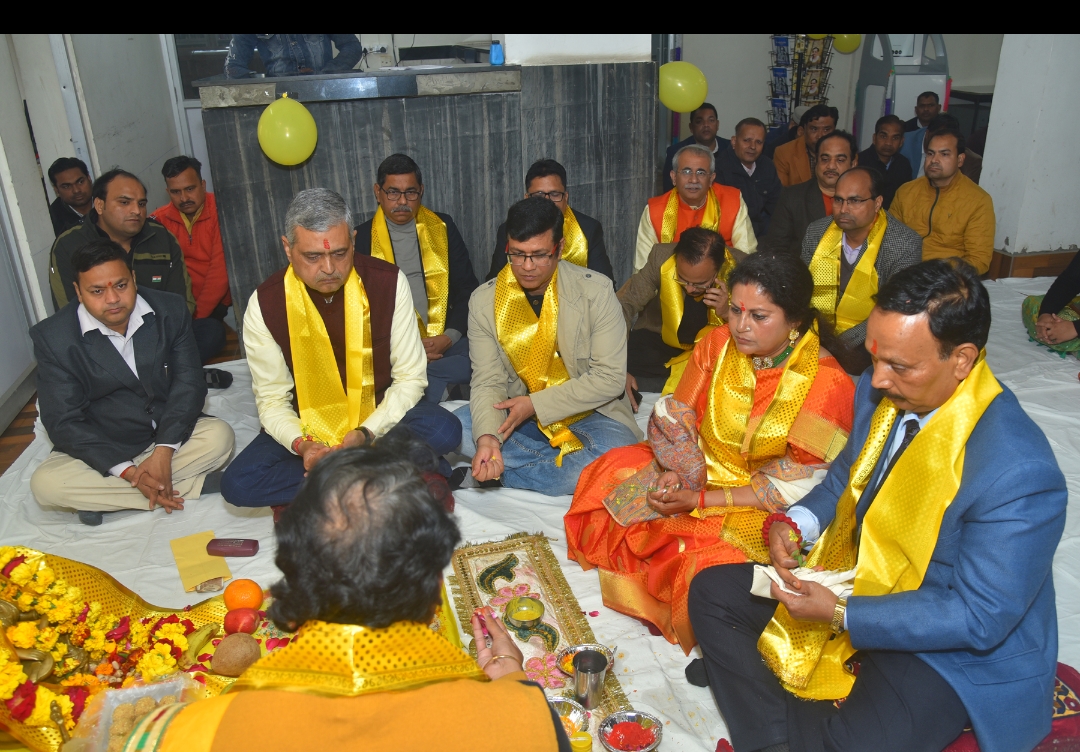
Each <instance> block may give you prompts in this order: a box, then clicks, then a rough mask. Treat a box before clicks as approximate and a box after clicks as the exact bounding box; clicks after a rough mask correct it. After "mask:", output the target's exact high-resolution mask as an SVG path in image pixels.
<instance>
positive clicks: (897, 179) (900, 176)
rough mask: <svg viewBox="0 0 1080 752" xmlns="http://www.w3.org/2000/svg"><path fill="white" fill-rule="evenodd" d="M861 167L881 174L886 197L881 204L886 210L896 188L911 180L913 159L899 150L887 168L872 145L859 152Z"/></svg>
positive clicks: (882, 193)
mask: <svg viewBox="0 0 1080 752" xmlns="http://www.w3.org/2000/svg"><path fill="white" fill-rule="evenodd" d="M859 167H869V168H870V169H871V170H876V171H877V172H878V173H879V174H880V175H881V195H882V197H883V198H884V201H882V202H881V206H882V208H883V209H886V210H888V208H889V205H890V204H891V203H892V200H893V196H895V195H896V189H897V188H899V187H900V186H902V185H903V184H904V183H906V182H908V181H909V180H911V160H910V159H908V158H907V157H905V156H904V155H903V154H900V153H899V152H898V153H896V154H895V155H893V158H892V162H891V163H890V164H889V166H888V168H886V167H885V165H883V164H882V163H881V160H880V159H878V155H877V152H875V151H874V147H873V146H871V147H869V148H868V149H866V150H865V151H860V152H859Z"/></svg>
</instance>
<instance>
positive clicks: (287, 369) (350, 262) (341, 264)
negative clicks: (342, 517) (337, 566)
mask: <svg viewBox="0 0 1080 752" xmlns="http://www.w3.org/2000/svg"><path fill="white" fill-rule="evenodd" d="M285 230H286V235H285V236H284V237H282V239H281V241H282V244H283V245H284V247H285V255H286V257H287V258H288V259H289V266H287V267H286V268H284V269H282V270H280V271H278V272H275V273H274V274H272V275H271V276H270V278H269V279H267V280H266V281H265V282H263V283H262V284H261V285H260V286H259V288H258V289H257V290H256V291H255V292H254V293H253V294H252V296H251V298H250V300H249V301H248V306H247V310H246V311H245V313H244V328H243V333H244V345H245V347H246V349H247V358H248V367H249V368H250V369H251V386H252V389H253V391H254V392H255V404H256V406H257V407H258V409H259V422H260V423H261V424H262V429H263V430H262V432H260V433H259V434H258V435H257V436H256V437H255V439H254V440H253V441H252V442H251V443H250V444H248V446H247V448H246V449H244V451H242V452H241V453H240V454H239V455H238V456H237V457H236V459H235V460H233V462H232V464H231V465H229V467H228V469H227V470H226V471H225V475H224V477H222V479H221V492H222V494H223V495H224V496H225V499H226V501H228V502H229V503H231V504H235V505H237V506H246V507H259V506H274V505H280V504H288V503H289V502H291V501H292V500H293V497H294V496H295V495H296V492H297V490H298V489H299V488H300V484H301V483H302V482H303V480H304V475H305V473H306V472H307V471H308V470H310V469H311V468H312V467H314V465H315V464H316V463H317V462H318V461H319V460H320V459H321V458H322V457H324V456H326V455H327V454H328V453H330V452H333V451H334V450H336V449H339V448H341V447H343V446H346V447H352V446H363V445H365V444H368V443H370V442H372V441H375V440H377V439H378V438H379V437H380V436H382V435H384V434H386V433H387V432H389V431H391V430H403V429H402V428H400V427H402V426H403V427H406V428H407V429H408V430H411V431H412V432H413V433H414V434H415V435H417V436H419V437H420V438H422V439H424V440H425V441H427V443H428V444H429V445H430V446H431V448H432V449H433V450H434V451H435V453H436V454H439V455H442V454H445V453H446V452H449V451H451V450H452V449H454V448H455V447H457V445H458V444H459V443H460V441H461V423H460V422H459V421H458V419H457V418H455V417H454V416H453V415H452V414H451V413H449V412H448V411H447V410H445V409H443V408H442V407H440V406H439V405H437V404H434V403H432V402H428V401H426V400H422V399H421V397H422V396H423V394H424V388H425V387H426V386H427V375H426V371H427V357H426V356H425V354H424V346H423V344H422V343H421V341H420V332H419V330H418V329H417V326H416V314H415V313H414V306H413V300H412V294H411V293H410V291H409V283H408V281H407V280H406V278H405V275H404V274H402V273H401V271H400V270H399V269H398V268H397V267H396V266H393V265H392V264H388V263H387V262H385V261H382V260H380V259H376V258H372V257H370V256H363V255H357V254H354V252H353V238H354V236H355V234H356V233H355V232H354V231H353V229H352V214H351V212H350V211H349V209H348V207H347V206H346V205H345V200H344V199H343V198H342V197H341V196H339V195H338V194H337V193H334V192H333V191H330V190H327V189H325V188H311V189H309V190H306V191H301V192H300V193H298V194H297V195H296V197H295V198H294V199H293V201H292V203H291V204H290V205H289V209H288V212H287V213H286V215H285ZM354 271H355V273H354ZM440 466H441V468H443V469H445V471H446V473H445V474H447V475H448V474H449V472H450V468H449V465H448V464H447V463H446V462H445V461H442V462H440Z"/></svg>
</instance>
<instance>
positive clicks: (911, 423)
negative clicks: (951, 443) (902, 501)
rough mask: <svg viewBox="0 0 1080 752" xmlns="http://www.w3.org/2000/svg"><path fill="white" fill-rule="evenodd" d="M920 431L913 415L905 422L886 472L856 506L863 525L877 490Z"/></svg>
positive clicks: (859, 520)
mask: <svg viewBox="0 0 1080 752" xmlns="http://www.w3.org/2000/svg"><path fill="white" fill-rule="evenodd" d="M918 432H919V421H918V420H917V419H916V418H915V417H914V416H912V417H911V418H909V419H908V420H907V421H906V422H905V423H904V438H903V439H902V440H901V441H900V446H898V447H897V448H896V451H895V452H893V456H892V457H891V458H890V459H889V464H888V465H886V467H885V472H883V473H882V474H881V478H880V479H879V480H878V482H877V484H876V485H875V486H874V490H873V493H864V494H863V495H862V498H861V499H859V504H858V506H857V507H856V508H855V519H856V521H857V522H858V523H859V524H860V525H861V524H862V519H863V517H865V516H866V510H867V509H869V508H870V503H871V502H872V501H873V500H874V497H875V496H877V492H878V491H879V490H880V489H881V486H882V485H883V484H884V483H885V479H886V478H888V477H889V473H891V472H892V469H893V466H894V465H896V461H897V460H898V459H900V455H901V454H903V453H904V450H905V449H907V448H908V445H909V444H910V443H911V442H912V440H913V439H914V438H915V434H917V433H918Z"/></svg>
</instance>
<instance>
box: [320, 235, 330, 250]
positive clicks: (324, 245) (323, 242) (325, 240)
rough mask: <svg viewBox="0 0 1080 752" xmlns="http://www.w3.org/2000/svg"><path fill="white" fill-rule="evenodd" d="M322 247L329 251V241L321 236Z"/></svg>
mask: <svg viewBox="0 0 1080 752" xmlns="http://www.w3.org/2000/svg"><path fill="white" fill-rule="evenodd" d="M322 247H323V248H325V249H326V250H328V251H329V250H330V241H329V240H327V239H326V238H323V241H322Z"/></svg>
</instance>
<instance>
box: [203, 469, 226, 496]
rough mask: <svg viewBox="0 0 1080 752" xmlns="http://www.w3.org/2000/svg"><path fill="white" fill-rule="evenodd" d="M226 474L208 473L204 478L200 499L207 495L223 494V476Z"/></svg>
mask: <svg viewBox="0 0 1080 752" xmlns="http://www.w3.org/2000/svg"><path fill="white" fill-rule="evenodd" d="M224 474H225V471H224V470H215V471H214V472H212V473H207V474H206V476H205V477H204V478H203V482H202V493H200V494H199V496H200V498H201V497H203V496H206V495H207V494H215V493H221V476H222V475H224Z"/></svg>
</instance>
